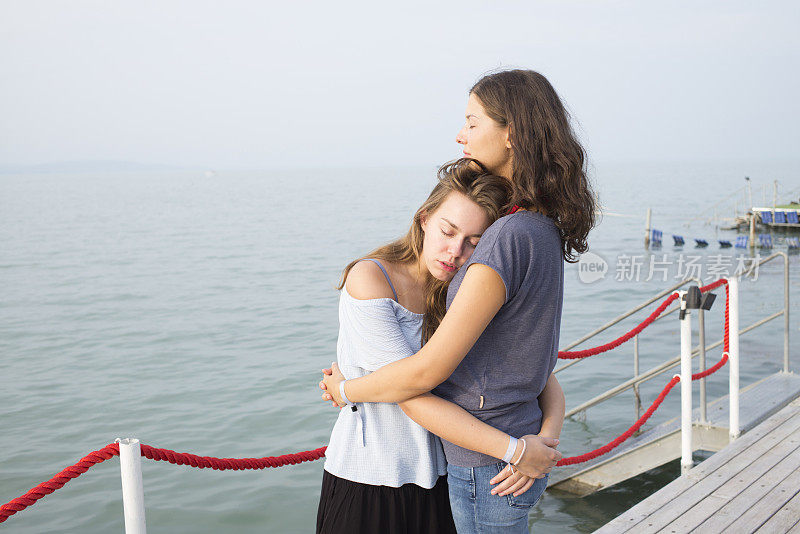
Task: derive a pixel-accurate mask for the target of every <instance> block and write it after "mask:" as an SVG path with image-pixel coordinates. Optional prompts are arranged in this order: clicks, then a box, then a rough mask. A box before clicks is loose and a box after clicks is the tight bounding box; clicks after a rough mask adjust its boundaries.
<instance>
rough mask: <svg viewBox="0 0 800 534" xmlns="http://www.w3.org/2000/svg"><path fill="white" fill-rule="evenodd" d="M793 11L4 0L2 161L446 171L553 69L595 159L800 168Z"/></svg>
mask: <svg viewBox="0 0 800 534" xmlns="http://www.w3.org/2000/svg"><path fill="white" fill-rule="evenodd" d="M798 27H800V7H798V3H797V2H792V1H785V2H775V1H759V2H754V1H752V0H748V1H713V2H703V1H679V2H669V1H666V2H646V1H637V2H628V1H618V2H612V1H599V0H598V1H569V0H554V1H546V2H544V1H531V0H525V1H504V2H489V1H486V2H477V1H465V0H460V1H458V2H410V1H407V0H406V1H403V2H391V3H388V2H375V1H371V2H363V3H360V2H359V3H353V2H329V1H326V2H286V1H283V2H264V1H255V0H253V1H231V0H226V1H224V2H222V1H219V2H207V1H205V2H204V1H198V0H191V1H188V0H187V1H170V0H158V1H149V0H137V1H135V2H134V1H130V2H120V1H113V0H100V1H89V0H73V1H66V0H64V1H52V0H41V1H29V0H3V1H2V3H0V80H1V81H0V165H19V164H38V163H46V162H53V161H74V160H125V161H136V162H142V163H163V164H174V165H190V166H202V167H209V168H266V167H272V166H318V165H336V166H339V165H384V164H408V165H435V164H438V163H441V162H443V161H445V160H447V159H450V158H453V157H456V156H458V155H459V154H460V151H459V149H458V146H457V145H456V144H455V142H454V139H455V135H456V132H457V131H458V129H459V128H460V126H461V123H462V121H463V113H464V106H465V104H466V99H467V91H468V89H469V87H470V86H471V85H472V83H474V82H475V81H476V80H477V79H478V78H479V77H480V75H481V74H482V73H484V72H486V71H488V70H490V69H495V68H498V67H508V66H519V67H526V68H533V69H536V70H539V71H540V72H542V73H543V74H545V75H546V76H548V78H549V79H550V81H551V82H552V83H553V85H554V86H555V87H556V89H557V90H558V92H559V93H560V95H561V96H562V98H563V99H564V100H565V101H566V103H567V105H568V107H569V108H570V109H571V111H572V113H573V115H574V117H575V119H577V121H578V123H579V124H578V125H579V130H580V135H581V137H582V138H583V139H584V141H585V143H586V145H587V148H588V150H589V152H590V155H591V156H592V158H594V159H596V160H597V159H599V160H603V159H615V160H619V159H627V158H634V159H659V160H683V159H696V158H703V159H706V158H708V159H717V158H754V159H766V158H787V159H796V158H797V154H798V146H799V145H800V134H799V133H798V124H799V121H798V120H799V119H800V104H798V98H800V74H798V67H800V31H798Z"/></svg>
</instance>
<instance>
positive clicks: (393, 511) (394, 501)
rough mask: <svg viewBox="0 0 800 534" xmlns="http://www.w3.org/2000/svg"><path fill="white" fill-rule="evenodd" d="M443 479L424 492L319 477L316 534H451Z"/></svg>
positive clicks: (417, 488) (414, 487) (408, 487)
mask: <svg viewBox="0 0 800 534" xmlns="http://www.w3.org/2000/svg"><path fill="white" fill-rule="evenodd" d="M455 532H456V526H455V524H454V523H453V514H452V512H451V511H450V496H449V495H448V491H447V476H441V477H439V480H437V481H436V485H435V486H434V487H433V488H431V489H425V488H423V487H420V486H417V485H416V484H403V485H402V486H400V487H399V488H393V487H391V486H373V485H371V484H359V483H358V482H351V481H350V480H345V479H343V478H339V477H336V476H334V475H332V474H330V473H328V472H327V471H323V474H322V493H321V495H320V498H319V510H318V511H317V534H340V533H341V534H376V533H380V534H412V533H413V534H417V533H420V534H425V533H429V534H455Z"/></svg>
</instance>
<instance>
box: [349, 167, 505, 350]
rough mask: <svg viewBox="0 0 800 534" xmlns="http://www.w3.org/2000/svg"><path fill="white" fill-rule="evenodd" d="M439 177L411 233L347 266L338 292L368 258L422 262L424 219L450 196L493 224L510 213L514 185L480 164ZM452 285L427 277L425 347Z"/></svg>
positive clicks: (453, 169)
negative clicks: (480, 210)
mask: <svg viewBox="0 0 800 534" xmlns="http://www.w3.org/2000/svg"><path fill="white" fill-rule="evenodd" d="M437 176H438V179H439V182H438V183H437V184H436V186H435V187H434V188H433V191H431V194H430V195H428V199H427V200H426V201H425V202H423V203H422V206H420V207H419V209H418V210H417V212H416V213H414V218H413V219H412V220H411V228H409V230H408V233H406V235H404V236H403V237H401V238H400V239H397V240H395V241H392V242H391V243H388V244H386V245H383V246H382V247H378V248H376V249H375V250H373V251H372V252H370V253H369V254H367V255H366V256H363V257H361V258H358V259H357V260H353V261H351V262H350V263H349V264H347V267H345V268H344V271H343V272H342V278H341V280H340V282H339V285H338V286H337V289H342V288H343V287H344V284H345V281H346V280H347V275H348V274H349V273H350V269H352V268H353V265H355V264H356V263H358V262H359V261H361V260H364V259H366V258H375V259H378V260H386V261H388V262H391V263H400V264H410V263H417V262H419V258H420V256H421V255H422V243H423V239H424V237H425V232H423V230H422V221H421V218H422V215H423V214H426V213H427V214H431V213H433V212H434V211H436V210H437V209H439V206H441V205H442V203H443V202H444V201H445V199H446V198H447V197H448V195H449V194H450V193H454V192H455V193H461V194H462V195H465V196H466V197H467V198H469V199H470V200H471V201H473V202H474V203H475V204H477V205H478V206H480V207H481V208H483V210H484V211H485V213H486V216H487V218H488V219H489V224H491V223H493V222H494V221H496V220H497V219H499V218H500V217H501V216H503V215H504V214H505V213H507V212H508V208H509V204H508V202H509V199H510V198H511V184H510V183H509V181H508V180H506V179H505V178H501V177H499V176H495V175H493V174H491V173H489V171H487V170H486V168H485V167H484V166H483V165H482V164H481V163H479V162H478V161H476V160H473V159H469V158H461V159H458V160H455V161H451V162H448V163H445V164H444V165H442V166H441V167H440V168H439V172H438V173H437ZM448 285H449V282H443V281H441V280H438V279H436V278H434V277H433V276H431V275H430V273H426V282H425V315H424V318H423V320H422V343H423V344H424V343H425V342H427V341H428V340H429V339H430V337H431V336H432V335H433V333H434V332H435V331H436V328H437V327H438V326H439V323H441V321H442V318H443V317H444V314H445V312H446V299H447V286H448Z"/></svg>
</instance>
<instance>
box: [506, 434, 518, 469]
mask: <svg viewBox="0 0 800 534" xmlns="http://www.w3.org/2000/svg"><path fill="white" fill-rule="evenodd" d="M518 441H519V440H518V439H517V438H515V437H514V436H508V449H506V453H505V454H504V455H503V461H504V462H505V463H507V464H510V463H511V459H512V458H513V457H514V453H515V452H516V450H517V442H518Z"/></svg>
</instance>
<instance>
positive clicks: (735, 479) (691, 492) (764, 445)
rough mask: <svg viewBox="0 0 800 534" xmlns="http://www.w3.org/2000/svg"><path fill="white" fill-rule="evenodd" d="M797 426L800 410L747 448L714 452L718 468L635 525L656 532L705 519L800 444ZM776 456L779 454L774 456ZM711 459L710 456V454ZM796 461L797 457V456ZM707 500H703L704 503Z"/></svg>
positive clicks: (691, 525) (684, 528)
mask: <svg viewBox="0 0 800 534" xmlns="http://www.w3.org/2000/svg"><path fill="white" fill-rule="evenodd" d="M798 428H800V411H795V413H794V415H793V416H792V417H791V418H789V419H788V420H786V421H785V422H784V424H782V425H780V426H779V427H777V428H774V429H773V430H772V431H771V432H769V433H767V434H766V435H763V436H762V437H761V438H760V439H758V440H756V441H755V442H754V443H751V444H750V446H749V447H741V446H740V447H737V449H738V450H731V451H723V452H718V453H717V454H716V455H714V456H717V455H722V456H721V457H720V459H721V460H724V463H721V464H720V466H719V468H718V469H716V470H714V471H713V472H711V473H706V474H705V476H703V477H702V478H700V479H697V478H695V477H693V479H694V484H692V485H691V486H690V487H687V488H686V489H685V490H684V491H683V492H681V493H680V494H678V493H676V492H673V493H672V498H671V499H670V500H669V502H668V503H665V505H664V506H663V507H662V508H661V509H659V510H656V511H655V512H653V513H652V514H651V515H650V516H649V517H648V518H647V520H646V521H643V522H642V524H641V525H639V526H638V528H637V530H641V531H642V532H657V531H658V530H659V529H662V528H664V527H667V525H669V526H670V527H672V528H677V529H678V532H683V531H688V530H691V529H692V528H694V527H696V526H697V525H699V524H700V523H702V522H703V521H705V520H706V519H707V518H708V516H709V515H711V513H713V511H714V510H716V509H718V508H720V507H722V506H724V505H725V504H726V503H727V502H728V499H729V498H732V497H733V496H735V495H737V494H738V493H739V492H740V491H742V489H743V488H744V486H745V485H747V484H749V483H751V482H752V481H754V480H756V479H757V478H758V477H760V476H762V475H763V474H764V473H767V472H769V470H770V469H771V468H773V467H774V465H775V464H776V463H777V462H779V461H780V460H781V459H783V458H784V457H785V456H786V455H788V454H789V453H791V452H792V451H794V450H795V449H797V448H798V447H800V441H798V438H797V436H796V434H797V429H798ZM776 456H779V457H776ZM712 458H713V457H712ZM799 460H800V458H799ZM706 501H707V502H706Z"/></svg>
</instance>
